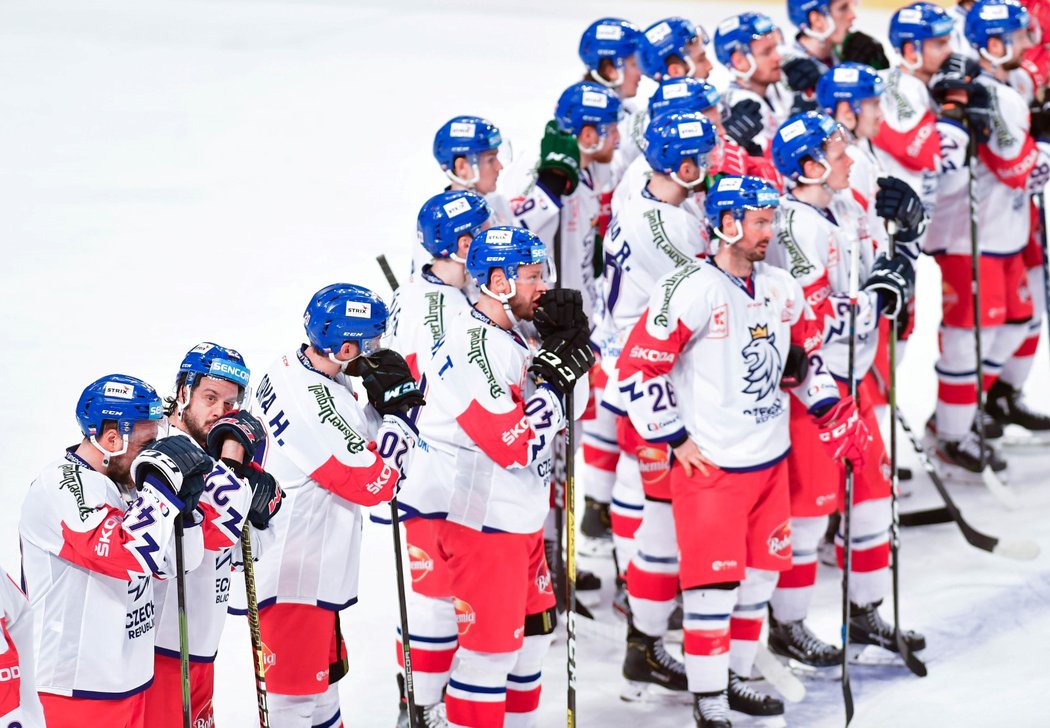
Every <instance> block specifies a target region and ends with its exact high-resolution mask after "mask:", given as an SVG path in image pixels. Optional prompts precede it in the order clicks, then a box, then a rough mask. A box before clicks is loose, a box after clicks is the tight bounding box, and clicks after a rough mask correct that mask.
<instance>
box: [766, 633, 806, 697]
mask: <svg viewBox="0 0 1050 728" xmlns="http://www.w3.org/2000/svg"><path fill="white" fill-rule="evenodd" d="M755 667H757V668H758V671H759V672H760V673H762V677H764V678H765V679H766V682H768V683H769V684H770V685H772V686H773V687H774V688H775V689H776V691H777V692H778V693H780V694H781V695H783V696H784V700H786V701H788V702H789V703H801V702H802V700H803V699H804V698H805V697H806V686H805V685H804V684H803V683H802V681H801V680H799V679H798V678H797V677H796V676H795V673H793V672H791V668H789V667H788V666H787V665H785V664H784V663H782V662H781V661H780V660H778V659H777V658H776V657H774V656H773V653H772V652H770V651H769V648H768V647H767V646H766V645H763V644H759V645H758V652H756V653H755Z"/></svg>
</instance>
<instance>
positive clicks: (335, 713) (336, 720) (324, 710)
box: [310, 683, 343, 728]
mask: <svg viewBox="0 0 1050 728" xmlns="http://www.w3.org/2000/svg"><path fill="white" fill-rule="evenodd" d="M342 725H343V718H342V716H341V715H340V713H339V684H338V683H335V684H333V685H329V686H328V690H327V691H326V692H324V693H322V694H321V695H318V696H317V700H316V701H315V703H314V715H313V718H312V719H311V723H310V726H311V728H342Z"/></svg>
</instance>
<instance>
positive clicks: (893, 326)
mask: <svg viewBox="0 0 1050 728" xmlns="http://www.w3.org/2000/svg"><path fill="white" fill-rule="evenodd" d="M886 231H887V232H888V233H889V236H890V257H891V258H892V257H893V256H894V255H896V254H897V226H896V224H894V223H892V222H891V223H889V224H888V225H887V226H886ZM898 304H899V306H901V307H903V306H906V305H907V304H906V303H905V302H904V301H899V302H898ZM887 345H888V349H889V352H888V353H889V359H890V362H889V370H890V371H889V395H890V396H889V400H890V401H889V405H890V412H893V413H895V412H896V411H897V317H896V316H894V317H893V318H892V319H890V337H889V341H888V342H887ZM890 512H891V514H892V517H891V519H890V558H891V559H893V569H892V570H891V572H890V574H891V577H892V580H893V637H894V640H895V641H896V643H897V652H898V653H899V654H900V656H901V658H903V659H904V664H905V665H907V666H908V669H909V670H911V671H912V673H913V674H915V675H918V676H919V677H926V674H927V673H926V664H925V663H924V662H923V661H922V660H920V659H919V658H918V657H916V656H915V653H914V652H912V649H911V647H910V646H909V645H908V643H907V642H905V641H904V636H903V635H902V634H901V594H900V570H901V569H900V547H901V517H900V481H899V480H898V478H897V420H896V419H895V418H894V419H891V420H890Z"/></svg>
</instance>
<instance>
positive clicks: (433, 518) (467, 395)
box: [399, 226, 594, 727]
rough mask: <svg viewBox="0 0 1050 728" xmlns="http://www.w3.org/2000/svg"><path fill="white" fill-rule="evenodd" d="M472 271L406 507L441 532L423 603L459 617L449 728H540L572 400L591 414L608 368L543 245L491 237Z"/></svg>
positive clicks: (438, 358)
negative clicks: (421, 472)
mask: <svg viewBox="0 0 1050 728" xmlns="http://www.w3.org/2000/svg"><path fill="white" fill-rule="evenodd" d="M466 265H467V270H468V272H469V273H470V275H471V276H472V277H473V278H474V280H475V282H476V283H477V284H478V286H479V287H480V290H481V297H480V298H479V300H478V302H477V304H475V306H474V309H473V310H472V311H471V312H470V313H469V314H467V315H464V316H459V317H457V318H456V319H455V320H454V321H451V322H449V324H448V326H447V328H446V332H445V337H444V339H442V341H441V343H440V344H439V345H438V347H437V349H435V351H434V356H433V358H432V359H431V360H430V364H429V365H428V366H427V368H426V369H425V372H424V381H425V386H426V396H427V407H426V408H425V409H424V410H423V411H422V413H421V414H420V417H419V428H420V430H419V431H420V436H421V437H422V438H423V439H425V441H426V443H427V446H428V447H427V450H426V451H424V453H422V454H421V458H422V462H421V463H420V467H421V468H423V469H425V471H426V473H427V477H426V478H425V479H414V480H412V481H410V482H409V483H408V484H407V486H406V488H405V490H404V491H403V492H402V493H401V496H400V498H399V503H400V504H401V505H402V506H403V507H404V508H405V509H406V510H407V511H408V512H409V513H411V514H413V515H418V516H419V517H420V518H421V519H425V521H426V522H427V523H428V524H429V529H430V532H429V535H430V539H431V540H430V544H429V545H428V548H426V549H425V550H426V552H427V556H428V563H429V562H432V563H431V564H430V565H431V569H430V570H429V571H428V572H427V573H426V574H425V575H424V576H423V577H422V578H421V579H420V580H419V582H417V584H416V585H415V586H416V588H417V590H419V591H420V592H423V593H426V594H427V596H430V597H432V598H435V599H437V598H444V599H445V600H447V601H448V602H449V603H450V604H451V606H452V610H450V611H448V613H447V617H448V619H447V621H446V623H445V624H444V625H443V626H444V630H445V631H444V632H442V633H438V634H439V635H440V637H442V638H443V639H442V644H443V646H447V647H448V648H449V649H452V650H456V654H455V662H454V663H453V664H452V670H451V675H450V677H449V680H448V690H447V693H446V695H445V706H446V710H447V715H448V722H449V723H450V724H452V725H456V726H478V727H481V726H495V725H506V726H529V725H533V724H534V722H535V711H536V709H537V707H538V705H539V699H540V680H541V678H540V673H541V669H542V665H543V658H544V656H545V655H546V653H547V649H548V647H549V645H550V641H551V633H552V632H553V630H554V623H555V618H556V611H555V608H554V605H555V598H554V594H553V592H552V589H551V581H550V573H549V570H548V567H547V562H546V558H545V555H544V547H543V532H542V527H543V522H544V519H545V518H546V516H547V512H548V510H549V487H550V475H551V453H552V445H553V443H554V441H555V439H556V438H557V437H559V433H560V431H561V430H562V428H564V427H565V425H566V421H565V418H566V415H565V412H564V409H563V405H562V398H563V396H564V395H565V394H567V393H568V392H570V391H571V392H573V394H574V396H575V397H576V401H577V402H583V401H585V400H584V398H585V397H586V393H587V377H586V375H587V371H588V370H589V369H590V366H591V364H592V363H593V361H594V357H593V354H592V353H591V349H590V344H589V341H588V333H589V325H588V322H587V319H586V317H585V316H584V314H583V302H582V298H581V297H580V294H579V292H578V291H574V290H572V289H559V290H557V291H551V290H549V289H548V280H549V279H548V275H547V270H548V254H547V250H546V246H545V245H544V244H543V241H541V240H540V239H539V238H538V237H536V236H535V235H534V234H532V233H531V232H529V231H528V230H525V229H522V228H512V227H504V226H498V227H494V228H491V229H489V230H487V231H485V232H482V233H480V234H479V235H478V236H477V237H475V238H474V241H473V242H472V243H471V245H470V250H469V252H468V253H467V264H466ZM528 321H532V322H533V323H534V324H535V326H536V330H537V332H538V334H539V336H540V338H541V340H542V344H541V346H540V349H539V351H538V352H536V354H535V355H533V353H532V351H531V350H530V348H529V346H528V344H527V343H526V342H525V340H524V339H523V338H522V337H521V335H520V334H519V333H518V332H517V330H516V327H517V325H518V324H519V323H520V322H528ZM434 627H435V628H437V625H434ZM439 690H440V687H439V689H438V692H437V695H438V696H439V695H440V692H439ZM422 707H423V708H424V709H426V708H427V706H422Z"/></svg>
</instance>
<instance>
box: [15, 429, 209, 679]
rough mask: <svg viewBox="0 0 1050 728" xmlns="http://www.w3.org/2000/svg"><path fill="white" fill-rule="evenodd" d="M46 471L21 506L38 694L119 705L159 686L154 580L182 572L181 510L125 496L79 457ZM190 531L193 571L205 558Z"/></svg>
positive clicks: (196, 532)
mask: <svg viewBox="0 0 1050 728" xmlns="http://www.w3.org/2000/svg"><path fill="white" fill-rule="evenodd" d="M75 449H76V448H70V449H69V450H67V451H66V454H65V457H63V458H61V459H59V460H56V461H55V462H53V463H51V464H50V465H48V466H47V467H46V468H44V470H43V472H41V473H40V475H38V476H37V478H36V480H34V481H33V484H32V485H31V486H30V487H29V492H28V494H27V495H26V499H25V502H24V503H23V505H22V520H21V522H20V524H19V534H20V536H21V540H22V581H23V584H24V585H25V588H26V594H27V595H28V597H29V601H30V604H31V605H32V610H33V652H34V654H35V655H36V687H37V690H38V691H40V692H44V693H53V694H55V695H64V696H73V697H83V698H102V699H106V698H108V699H116V698H122V697H127V696H129V695H134V694H135V693H137V692H140V691H142V690H145V689H146V688H147V687H149V685H150V684H151V683H152V682H153V640H154V637H155V634H156V632H155V630H154V627H155V623H156V619H155V617H156V614H155V608H154V602H153V581H154V580H153V575H154V574H157V575H165V574H167V575H171V574H173V573H174V558H173V555H172V554H170V553H169V546H170V545H171V543H172V541H173V538H172V537H173V534H174V530H175V529H174V524H175V517H176V516H177V515H178V509H179V508H180V507H181V504H178V503H177V502H176V501H175V500H174V499H169V497H168V496H167V494H165V493H163V492H162V491H161V490H160V489H157V488H153V487H150V486H148V485H146V486H145V487H143V489H142V490H139V491H138V492H136V493H134V494H127V493H125V492H124V491H123V490H122V489H121V488H120V487H118V486H117V484H116V483H114V482H113V481H112V480H110V479H109V478H107V477H106V476H104V475H102V474H101V473H99V472H97V471H95V470H94V469H92V468H91V466H90V465H88V464H87V463H86V462H84V461H83V460H82V459H80V458H79V457H77V455H76V454H75V452H74V450H75ZM201 530H202V529H201V528H199V527H193V528H189V527H188V528H186V532H185V537H184V543H183V548H184V555H185V566H186V567H187V568H193V567H195V566H196V565H197V564H198V563H200V559H201V557H202V556H203V543H202V536H201Z"/></svg>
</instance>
